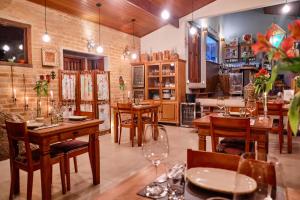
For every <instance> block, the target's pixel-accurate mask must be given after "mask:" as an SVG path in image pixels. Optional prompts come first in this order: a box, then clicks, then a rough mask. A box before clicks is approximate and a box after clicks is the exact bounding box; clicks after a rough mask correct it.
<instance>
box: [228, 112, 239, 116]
mask: <svg viewBox="0 0 300 200" xmlns="http://www.w3.org/2000/svg"><path fill="white" fill-rule="evenodd" d="M229 115H232V116H240V112H229Z"/></svg>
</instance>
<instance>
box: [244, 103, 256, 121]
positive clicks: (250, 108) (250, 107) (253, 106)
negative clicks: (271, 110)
mask: <svg viewBox="0 0 300 200" xmlns="http://www.w3.org/2000/svg"><path fill="white" fill-rule="evenodd" d="M246 108H247V110H248V111H249V112H250V117H251V118H252V117H253V112H254V111H255V110H256V101H255V99H248V101H247V103H246Z"/></svg>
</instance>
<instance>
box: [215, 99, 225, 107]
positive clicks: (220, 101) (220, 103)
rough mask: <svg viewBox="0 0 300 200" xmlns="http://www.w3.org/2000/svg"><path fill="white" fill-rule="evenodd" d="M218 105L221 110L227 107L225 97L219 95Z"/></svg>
mask: <svg viewBox="0 0 300 200" xmlns="http://www.w3.org/2000/svg"><path fill="white" fill-rule="evenodd" d="M217 106H218V108H219V109H220V110H223V108H224V107H225V101H224V97H218V99H217Z"/></svg>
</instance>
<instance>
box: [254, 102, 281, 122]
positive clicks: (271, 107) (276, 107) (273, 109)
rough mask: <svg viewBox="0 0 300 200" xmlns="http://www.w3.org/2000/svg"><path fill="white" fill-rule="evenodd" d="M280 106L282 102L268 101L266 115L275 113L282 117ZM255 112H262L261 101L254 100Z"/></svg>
mask: <svg viewBox="0 0 300 200" xmlns="http://www.w3.org/2000/svg"><path fill="white" fill-rule="evenodd" d="M282 107H283V103H275V102H268V103H267V108H268V115H276V116H278V117H280V118H283V112H282ZM256 112H257V114H258V115H263V114H264V105H263V103H262V102H256Z"/></svg>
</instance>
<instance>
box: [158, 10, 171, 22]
mask: <svg viewBox="0 0 300 200" xmlns="http://www.w3.org/2000/svg"><path fill="white" fill-rule="evenodd" d="M160 16H161V18H163V19H164V20H167V19H169V18H170V12H169V11H168V10H166V9H165V10H163V11H162V12H161V14H160Z"/></svg>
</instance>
